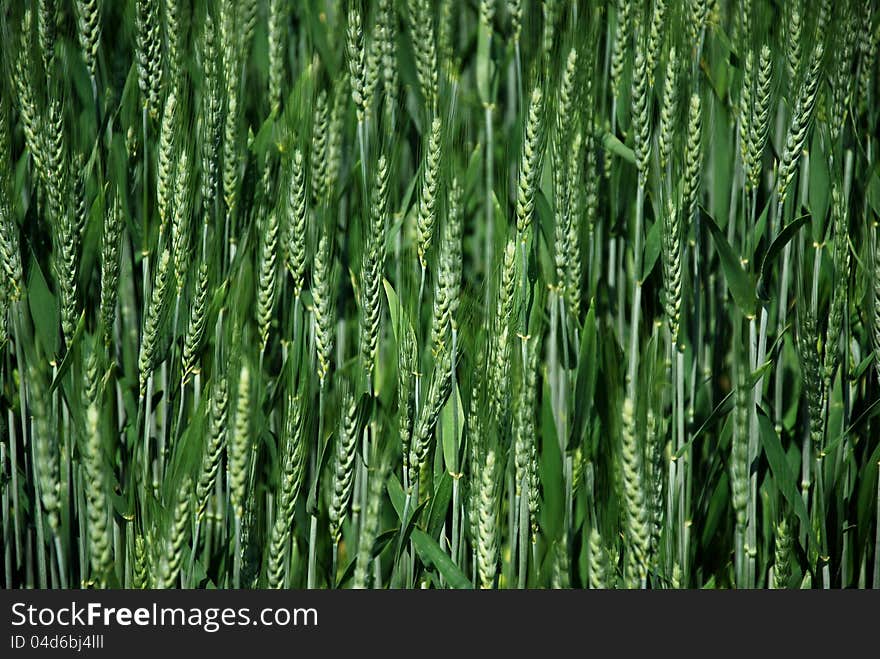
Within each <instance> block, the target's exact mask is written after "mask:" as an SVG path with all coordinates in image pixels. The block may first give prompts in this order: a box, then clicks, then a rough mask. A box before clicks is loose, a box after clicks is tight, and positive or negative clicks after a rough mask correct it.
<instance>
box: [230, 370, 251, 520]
mask: <svg viewBox="0 0 880 659" xmlns="http://www.w3.org/2000/svg"><path fill="white" fill-rule="evenodd" d="M236 396H237V402H236V405H235V420H234V425H233V429H232V437H231V438H230V441H229V442H228V443H227V445H226V455H227V458H226V469H227V473H228V480H229V501H230V503H231V504H232V510H233V513H234V514H235V516H236V518H237V519H241V518H242V516H243V515H244V507H245V498H246V496H247V481H248V472H249V471H250V460H251V377H250V369H249V368H248V365H247V363H243V364H242V365H241V371H240V374H239V377H238V391H237V394H236Z"/></svg>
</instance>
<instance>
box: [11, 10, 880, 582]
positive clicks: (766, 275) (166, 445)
mask: <svg viewBox="0 0 880 659" xmlns="http://www.w3.org/2000/svg"><path fill="white" fill-rule="evenodd" d="M0 40H2V44H3V46H2V48H0V271H2V280H0V438H2V444H0V508H2V536H0V555H2V561H3V566H2V568H0V573H2V582H3V584H4V585H5V586H6V587H31V586H36V587H61V588H65V587H68V588H70V587H95V588H101V587H136V588H175V587H184V588H197V587H221V588H239V587H240V588H251V587H271V588H291V587H295V588H298V587H308V588H346V587H355V588H383V587H392V588H413V587H431V588H447V587H454V588H470V587H482V588H517V587H518V588H543V587H553V588H569V587H571V588H585V587H592V588H615V587H626V588H675V587H690V588H694V587H740V588H751V587H772V588H798V587H822V588H829V587H851V586H857V587H874V588H877V587H880V481H878V465H880V228H878V219H880V216H878V213H880V158H878V156H877V153H876V152H877V149H878V147H880V144H878V131H877V126H878V125H880V124H878V121H880V116H878V115H880V104H878V102H877V100H878V98H877V94H878V64H877V57H876V55H877V48H878V42H880V9H878V6H877V2H876V1H875V0H841V1H840V2H835V3H832V2H831V0H821V1H816V2H806V1H805V0H786V1H785V2H770V1H769V0H730V1H723V0H638V1H635V2H630V1H628V0H614V1H609V2H607V3H602V2H586V1H584V2H573V1H564V0H517V1H514V0H469V1H467V2H459V1H458V0H437V1H436V2H435V1H429V0H374V1H371V2H367V1H366V0H351V1H345V2H334V1H330V0H308V1H303V2H297V1H294V0H127V1H125V2H116V1H112V2H111V1H110V0H71V1H69V2H60V1H57V0H21V1H10V0H0Z"/></svg>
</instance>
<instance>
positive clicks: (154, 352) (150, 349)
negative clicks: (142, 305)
mask: <svg viewBox="0 0 880 659" xmlns="http://www.w3.org/2000/svg"><path fill="white" fill-rule="evenodd" d="M170 261H171V257H170V254H169V252H168V249H167V248H166V249H165V250H163V252H162V256H161V257H160V258H159V263H158V265H157V267H156V276H155V278H154V280H153V288H152V295H151V296H150V302H149V304H148V305H147V310H146V313H145V314H144V327H143V332H142V334H141V347H140V353H139V355H138V371H139V373H140V394H141V397H143V396H144V395H145V393H146V391H147V379H148V378H149V377H150V375H152V374H153V371H154V370H155V368H156V359H157V357H158V352H159V339H160V336H159V335H160V333H161V331H162V321H163V320H164V316H165V308H166V306H167V302H168V280H169V279H170V278H171V276H172V274H173V273H172V271H171V263H170Z"/></svg>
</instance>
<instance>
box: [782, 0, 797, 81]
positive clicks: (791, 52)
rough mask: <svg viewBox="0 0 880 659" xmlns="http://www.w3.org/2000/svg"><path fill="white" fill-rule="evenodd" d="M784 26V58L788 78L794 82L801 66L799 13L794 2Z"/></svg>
mask: <svg viewBox="0 0 880 659" xmlns="http://www.w3.org/2000/svg"><path fill="white" fill-rule="evenodd" d="M786 27H787V29H786V37H787V40H786V50H785V59H786V64H787V65H788V79H789V80H790V81H791V82H792V83H794V81H795V80H797V77H798V72H799V71H800V66H801V14H800V12H799V11H798V8H797V5H795V4H794V3H792V5H791V11H790V12H789V14H788V22H787V24H786Z"/></svg>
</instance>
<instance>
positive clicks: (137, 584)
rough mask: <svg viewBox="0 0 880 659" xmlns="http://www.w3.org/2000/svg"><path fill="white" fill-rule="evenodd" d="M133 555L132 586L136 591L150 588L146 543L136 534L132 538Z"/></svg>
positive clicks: (142, 537)
mask: <svg viewBox="0 0 880 659" xmlns="http://www.w3.org/2000/svg"><path fill="white" fill-rule="evenodd" d="M133 553H134V560H133V561H132V562H133V563H134V566H133V567H132V586H133V587H134V588H137V589H138V590H146V589H147V588H150V587H151V583H150V582H151V579H150V560H149V555H148V554H147V543H146V542H145V540H144V536H142V535H141V534H137V535H136V536H135V538H134V552H133Z"/></svg>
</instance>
